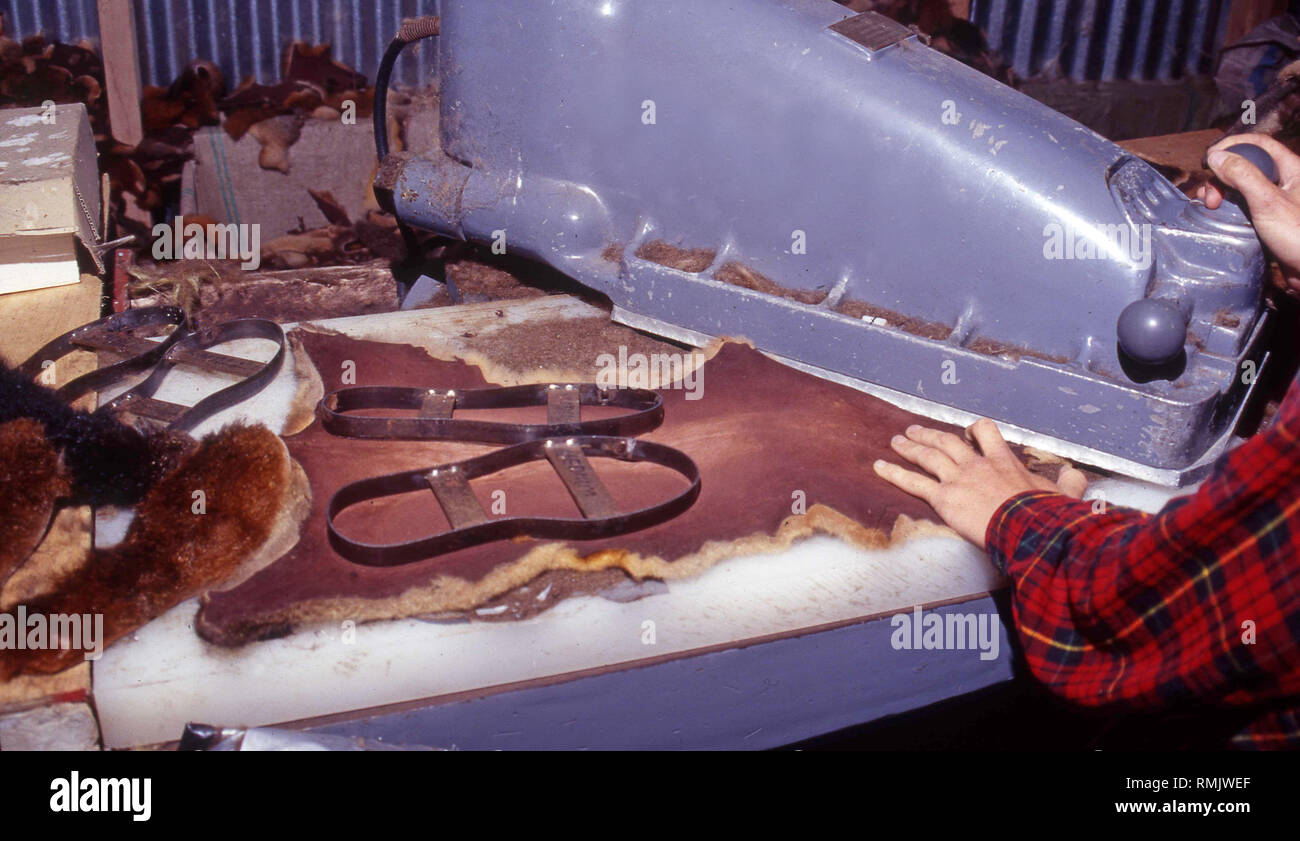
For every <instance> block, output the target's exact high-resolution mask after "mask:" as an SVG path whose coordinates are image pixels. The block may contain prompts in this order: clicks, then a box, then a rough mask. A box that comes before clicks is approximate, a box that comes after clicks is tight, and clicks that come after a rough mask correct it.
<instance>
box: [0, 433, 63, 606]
mask: <svg viewBox="0 0 1300 841" xmlns="http://www.w3.org/2000/svg"><path fill="white" fill-rule="evenodd" d="M69 488H70V483H69V481H68V477H67V476H66V475H65V474H64V472H63V469H62V466H61V465H60V463H59V454H58V453H56V452H55V451H54V447H53V445H51V444H50V442H49V439H47V438H46V437H45V429H44V428H43V427H42V426H41V424H40V423H39V422H38V421H35V420H31V419H28V418H21V419H19V420H13V421H9V422H8V423H5V424H0V588H3V587H4V584H5V582H6V581H8V580H9V576H10V575H12V574H13V572H14V570H16V569H17V568H18V567H19V566H21V565H22V563H23V562H24V561H26V560H27V557H28V556H29V555H31V553H32V552H33V551H35V549H36V546H37V545H38V544H39V543H40V542H41V538H42V537H43V536H44V535H45V529H46V527H47V526H49V524H50V517H51V516H53V514H54V506H55V503H56V502H57V501H58V499H59V497H61V496H63V495H64V494H66V493H67V492H68V489H69Z"/></svg>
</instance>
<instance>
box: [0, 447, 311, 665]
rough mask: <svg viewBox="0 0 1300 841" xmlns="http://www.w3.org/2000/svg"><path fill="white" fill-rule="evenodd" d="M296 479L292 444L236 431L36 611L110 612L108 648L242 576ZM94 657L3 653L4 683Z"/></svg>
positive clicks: (162, 486)
mask: <svg viewBox="0 0 1300 841" xmlns="http://www.w3.org/2000/svg"><path fill="white" fill-rule="evenodd" d="M293 475H294V474H293V468H292V465H291V463H290V461H289V459H288V456H287V452H286V451H285V449H284V446H283V445H282V444H281V442H280V440H279V439H278V438H277V437H276V436H275V435H273V434H272V433H271V432H269V431H268V430H266V429H265V428H263V427H246V426H233V427H227V428H226V429H224V430H222V431H221V432H218V433H216V434H214V435H212V436H209V437H208V438H205V439H204V440H203V441H202V442H200V443H199V444H198V445H197V447H196V448H195V450H194V451H193V452H192V453H191V454H190V455H189V456H188V458H186V459H185V460H184V461H183V462H182V463H181V464H180V466H179V467H178V468H176V469H175V470H173V471H172V472H171V473H169V474H167V475H166V476H164V477H163V478H162V479H160V480H159V481H158V482H157V483H156V484H155V485H154V486H153V487H152V488H151V489H150V490H149V492H148V494H147V495H146V497H145V499H144V500H143V501H142V502H141V503H140V504H139V506H138V507H137V509H136V519H135V520H134V521H133V522H132V524H131V526H130V529H129V531H128V532H127V536H126V538H125V539H124V540H123V541H122V542H121V543H120V544H118V545H117V546H114V547H112V548H108V549H103V550H98V551H96V552H94V553H93V554H92V555H91V557H90V559H89V561H88V563H86V565H85V566H84V567H83V568H80V569H75V570H72V571H70V572H68V573H67V574H65V575H64V576H63V578H62V579H61V580H59V581H58V582H57V583H55V584H54V585H53V586H52V587H50V588H49V589H47V590H46V591H44V592H43V593H41V594H40V595H36V596H34V597H32V598H28V599H26V600H25V601H24V602H23V604H24V605H25V607H26V610H27V615H29V616H31V615H33V614H38V613H39V614H44V615H45V616H52V615H54V614H63V615H70V614H81V615H85V614H92V615H93V614H103V617H104V629H103V636H104V638H103V639H102V640H101V642H102V644H103V645H109V644H111V643H112V642H113V641H115V640H117V639H120V638H121V637H123V636H125V635H126V634H129V633H130V632H131V631H133V630H135V629H136V628H138V627H140V626H141V625H143V624H144V623H146V622H148V621H149V620H150V619H153V618H154V617H156V616H158V615H160V614H162V613H163V612H164V611H166V610H168V609H170V608H171V607H173V606H175V605H176V604H179V603H180V602H182V601H184V600H185V599H188V598H192V597H194V596H195V595H197V594H198V593H199V592H201V591H202V590H205V589H207V588H209V587H212V586H214V585H217V584H220V583H221V582H223V581H226V580H227V579H229V578H230V577H231V576H232V575H233V574H235V573H236V572H237V571H239V569H240V567H241V565H242V564H244V563H245V562H246V561H247V560H248V559H249V558H250V557H252V556H254V555H255V554H256V552H257V550H258V549H259V548H260V547H262V546H263V545H264V544H265V543H267V541H268V538H269V537H271V535H272V530H273V526H274V525H275V524H276V522H277V518H278V517H279V516H280V514H281V512H282V511H283V510H284V509H285V507H286V505H288V504H290V503H291V502H292V500H286V491H287V490H288V489H289V488H291V487H292V486H293ZM198 491H202V492H203V496H202V498H201V500H200V498H199V497H197V496H196V492H198ZM200 501H201V502H202V506H201V509H202V510H200V506H197V505H196V504H197V503H198V502H200ZM16 608H17V605H13V604H7V605H5V606H4V610H5V611H6V612H12V611H13V610H15V609H16ZM84 656H85V652H84V651H83V650H80V649H75V648H72V649H64V650H61V649H58V648H44V649H39V650H31V649H25V650H18V649H6V650H0V680H7V679H9V678H10V677H12V676H14V675H16V674H49V673H52V672H58V671H62V670H64V669H67V668H69V667H72V666H75V665H77V664H78V663H80V662H81V661H82V660H83V658H84Z"/></svg>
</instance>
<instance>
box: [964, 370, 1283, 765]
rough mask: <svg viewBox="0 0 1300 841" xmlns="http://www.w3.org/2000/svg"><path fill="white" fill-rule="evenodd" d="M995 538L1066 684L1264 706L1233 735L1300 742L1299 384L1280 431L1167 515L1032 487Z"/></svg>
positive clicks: (1085, 700) (1131, 698)
mask: <svg viewBox="0 0 1300 841" xmlns="http://www.w3.org/2000/svg"><path fill="white" fill-rule="evenodd" d="M1098 507H1100V506H1098ZM985 542H986V544H987V546H988V548H989V554H990V556H991V557H992V559H993V563H994V564H995V565H996V566H997V567H998V568H999V569H1000V570H1002V571H1003V572H1005V573H1006V575H1007V576H1008V577H1009V578H1010V579H1011V581H1012V587H1013V598H1012V602H1013V610H1014V614H1015V620H1016V629H1017V632H1018V634H1019V637H1020V640H1021V642H1022V644H1023V646H1024V651H1025V657H1026V660H1027V661H1028V664H1029V667H1030V669H1031V670H1032V671H1033V673H1034V675H1035V676H1036V677H1037V678H1038V679H1039V680H1041V681H1042V682H1043V683H1044V684H1046V685H1047V686H1048V687H1049V688H1051V689H1052V690H1053V691H1054V692H1056V693H1057V694H1059V695H1062V696H1064V697H1066V698H1068V699H1070V700H1072V701H1075V702H1077V703H1080V704H1086V705H1089V706H1103V705H1117V706H1120V707H1128V708H1133V709H1140V708H1146V709H1156V708H1159V709H1170V710H1177V709H1186V708H1188V707H1194V708H1200V709H1204V708H1205V706H1206V705H1209V706H1211V707H1216V708H1223V709H1233V710H1237V711H1242V710H1248V709H1255V710H1257V712H1258V714H1257V715H1255V716H1253V717H1252V718H1250V719H1249V721H1250V723H1249V725H1248V726H1246V727H1245V729H1244V730H1242V731H1241V732H1239V733H1237V734H1236V735H1235V736H1233V737H1232V745H1233V746H1234V747H1242V748H1252V747H1255V748H1270V747H1288V748H1297V747H1300V383H1296V384H1293V385H1292V386H1291V390H1290V391H1289V392H1288V393H1287V395H1286V398H1285V400H1284V401H1283V403H1282V406H1281V408H1280V410H1279V412H1278V417H1277V419H1276V421H1275V422H1274V424H1273V425H1272V426H1271V427H1269V428H1268V429H1267V430H1265V431H1263V432H1260V433H1259V434H1257V435H1256V436H1255V437H1253V438H1251V439H1250V440H1249V441H1247V442H1245V443H1243V444H1242V445H1241V446H1239V447H1237V448H1236V449H1235V450H1233V451H1232V452H1230V453H1228V454H1227V455H1225V456H1224V457H1223V458H1221V459H1220V460H1219V462H1218V463H1217V464H1216V465H1215V467H1214V471H1213V473H1212V474H1211V475H1210V477H1209V478H1208V479H1207V480H1206V481H1205V482H1204V484H1202V486H1201V487H1200V488H1199V489H1198V490H1197V491H1196V493H1194V494H1192V495H1190V496H1185V497H1180V498H1178V499H1175V500H1172V501H1171V502H1170V503H1169V504H1168V505H1166V506H1165V507H1164V509H1163V510H1161V511H1160V512H1159V513H1157V514H1145V513H1142V512H1140V511H1133V510H1130V509H1125V508H1119V507H1113V506H1108V507H1105V509H1104V510H1102V511H1097V510H1094V503H1093V502H1081V501H1079V500H1075V499H1071V498H1069V497H1065V496H1062V495H1060V494H1054V493H1047V492H1043V491H1030V492H1028V493H1022V494H1019V495H1017V496H1014V497H1012V498H1011V499H1009V500H1007V501H1006V502H1005V503H1003V505H1002V506H1001V507H1000V508H999V509H998V511H997V513H996V514H994V516H993V519H992V521H991V522H990V523H989V527H988V532H987V534H986V537H985Z"/></svg>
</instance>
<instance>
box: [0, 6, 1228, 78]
mask: <svg viewBox="0 0 1300 841" xmlns="http://www.w3.org/2000/svg"><path fill="white" fill-rule="evenodd" d="M134 2H135V6H136V21H137V24H138V26H139V28H140V62H141V70H142V72H143V74H144V78H145V82H146V84H154V85H165V84H168V83H170V82H171V80H172V79H173V78H175V77H176V75H177V74H178V73H179V72H180V69H181V68H182V67H183V66H184V65H185V63H186V62H188V61H189V60H190V59H192V58H209V59H212V60H214V61H216V62H217V63H218V64H219V65H220V66H221V69H222V71H223V72H224V73H225V74H226V78H227V79H228V80H229V81H230V82H231V83H232V84H235V83H238V82H239V80H241V79H243V78H244V77H245V76H249V75H251V76H254V77H256V78H257V79H258V80H259V81H262V82H273V81H275V80H276V79H278V78H279V61H280V56H281V55H283V52H284V48H285V47H286V46H287V45H288V44H289V42H291V41H294V40H302V41H309V42H313V43H324V42H329V43H331V44H333V45H334V55H335V56H336V57H337V58H338V59H339V60H341V61H343V62H344V63H345V64H349V65H351V66H352V67H354V68H355V69H357V70H358V71H360V72H362V73H364V74H366V76H367V77H370V78H373V77H374V73H375V68H376V67H377V66H378V64H379V56H380V55H381V54H382V53H383V50H384V47H385V46H386V45H387V43H388V41H389V39H390V38H391V37H392V35H393V33H394V32H396V30H397V26H398V24H399V23H400V21H401V19H402V18H403V17H414V16H416V15H427V14H433V13H434V12H435V10H436V8H435V7H436V0H134ZM647 2H667V0H647ZM1228 6H1229V0H973V3H972V9H971V18H972V20H974V21H975V23H977V24H979V26H981V27H982V28H983V29H984V30H985V32H987V33H988V37H989V45H990V46H991V47H993V48H994V49H995V50H998V51H999V52H1001V53H1002V54H1003V56H1004V57H1005V58H1006V60H1007V61H1008V62H1009V63H1011V65H1012V66H1013V67H1014V68H1015V69H1016V73H1017V74H1019V75H1020V76H1024V77H1028V76H1037V75H1039V74H1042V73H1046V74H1051V75H1060V76H1063V77H1067V78H1070V79H1077V80H1083V79H1176V78H1180V77H1183V76H1192V75H1200V74H1207V73H1212V72H1213V71H1214V59H1215V55H1216V53H1217V50H1218V47H1219V45H1220V44H1221V43H1222V40H1223V32H1224V28H1225V26H1226V25H1227V20H1228ZM0 13H3V14H4V15H5V18H6V20H7V21H8V23H9V28H10V30H11V32H13V33H17V34H18V35H19V36H20V37H21V36H24V35H31V34H34V33H37V32H41V31H44V32H45V34H46V35H47V36H50V37H53V38H58V39H60V40H76V39H78V38H82V37H89V38H93V37H94V36H95V33H96V32H97V31H98V17H97V14H96V11H95V0H0ZM424 46H425V48H424V49H422V48H421V45H419V44H416V45H413V46H412V47H410V48H408V50H407V51H406V53H404V54H403V58H402V61H401V62H399V67H398V69H397V72H396V74H395V76H396V78H397V79H398V80H399V81H400V82H402V83H404V84H417V83H419V82H420V81H421V80H424V79H428V78H430V76H431V75H432V73H433V65H432V62H433V50H432V49H428V48H427V47H428V45H424Z"/></svg>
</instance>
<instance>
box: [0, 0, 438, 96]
mask: <svg viewBox="0 0 1300 841" xmlns="http://www.w3.org/2000/svg"><path fill="white" fill-rule="evenodd" d="M134 2H135V18H136V26H137V28H138V29H139V33H140V35H139V41H140V72H141V74H142V76H143V77H144V82H145V84H147V85H167V84H170V83H171V81H172V79H174V78H176V76H177V75H179V74H180V71H181V69H182V68H184V66H185V65H186V63H188V62H189V61H190V60H191V59H194V58H207V59H211V60H212V61H215V62H216V63H217V64H218V65H219V66H220V67H221V70H222V72H223V73H225V74H226V80H227V82H228V83H229V84H230V85H231V87H233V86H234V85H236V84H238V83H239V81H240V80H242V79H243V78H244V77H245V76H253V77H255V78H256V79H257V80H258V81H260V82H275V81H278V80H279V78H280V59H281V57H282V56H283V55H284V50H285V47H287V46H288V45H289V44H290V43H291V42H293V41H307V42H310V43H316V44H321V43H330V44H333V45H334V57H335V58H336V59H338V60H339V61H342V62H343V63H344V64H347V65H349V66H351V67H353V68H354V69H356V70H357V71H359V72H361V73H364V74H365V75H366V77H367V78H368V79H370V80H372V81H373V80H374V76H375V70H376V68H378V66H379V58H380V56H381V55H382V54H383V52H384V48H385V47H386V46H388V42H389V40H391V39H392V37H393V35H394V33H396V32H397V27H398V26H399V25H400V24H401V22H402V18H404V17H416V16H419V15H429V14H434V13H435V12H436V10H437V2H436V0H134ZM0 14H3V15H4V17H5V21H6V28H7V30H8V31H9V32H10V34H11V35H16V36H17V37H23V36H27V35H33V34H36V33H38V32H44V33H45V35H46V37H49V38H52V39H57V40H61V41H76V40H79V39H81V38H89V39H92V40H93V39H94V38H95V37H96V35H97V33H98V31H99V16H98V13H97V12H96V6H95V0H0ZM433 53H434V51H433V49H432V48H431V46H430V45H428V44H424V45H421V44H413V45H411V46H410V47H407V49H406V51H405V52H403V53H402V58H401V60H399V61H398V66H397V69H396V71H395V72H394V74H393V76H394V79H395V81H398V82H400V83H402V84H408V85H411V84H420V83H422V82H423V81H424V80H427V79H430V78H432V76H433Z"/></svg>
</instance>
